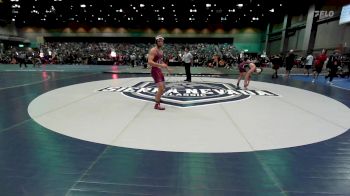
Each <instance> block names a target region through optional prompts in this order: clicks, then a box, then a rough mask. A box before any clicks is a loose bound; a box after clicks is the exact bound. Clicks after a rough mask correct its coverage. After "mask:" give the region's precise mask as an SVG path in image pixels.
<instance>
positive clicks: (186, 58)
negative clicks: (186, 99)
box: [182, 47, 193, 82]
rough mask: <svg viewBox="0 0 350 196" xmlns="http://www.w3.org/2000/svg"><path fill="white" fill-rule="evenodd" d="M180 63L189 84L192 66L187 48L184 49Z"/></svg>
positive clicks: (191, 58)
mask: <svg viewBox="0 0 350 196" xmlns="http://www.w3.org/2000/svg"><path fill="white" fill-rule="evenodd" d="M182 61H183V62H184V64H185V71H186V80H185V81H186V82H191V66H193V55H192V54H191V53H190V52H189V49H188V47H186V48H185V53H184V55H183V56H182Z"/></svg>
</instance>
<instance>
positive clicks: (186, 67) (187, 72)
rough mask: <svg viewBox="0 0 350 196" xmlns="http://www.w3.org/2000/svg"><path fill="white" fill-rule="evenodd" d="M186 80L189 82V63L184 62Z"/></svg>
mask: <svg viewBox="0 0 350 196" xmlns="http://www.w3.org/2000/svg"><path fill="white" fill-rule="evenodd" d="M185 71H186V80H187V81H189V82H191V63H185Z"/></svg>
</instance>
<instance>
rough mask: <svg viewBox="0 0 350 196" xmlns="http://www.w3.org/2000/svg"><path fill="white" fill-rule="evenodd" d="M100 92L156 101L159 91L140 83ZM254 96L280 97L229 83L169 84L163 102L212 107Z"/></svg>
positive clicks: (268, 92)
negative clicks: (155, 97)
mask: <svg viewBox="0 0 350 196" xmlns="http://www.w3.org/2000/svg"><path fill="white" fill-rule="evenodd" d="M98 91H100V92H120V93H122V94H124V95H126V96H128V97H132V98H136V99H141V100H148V101H154V96H155V93H156V92H157V91H158V88H157V86H156V85H155V84H154V83H153V82H139V83H137V84H135V85H133V86H131V87H105V88H102V89H99V90H98ZM252 96H265V97H271V96H273V97H275V96H279V95H277V94H276V93H272V92H270V91H267V90H242V89H239V88H237V87H236V86H234V85H233V84H229V83H215V82H191V83H184V82H167V83H166V89H165V92H164V94H163V96H162V102H163V103H165V104H169V105H173V106H178V107H191V106H201V105H210V104H215V103H222V102H232V101H239V100H243V99H247V98H250V97H252Z"/></svg>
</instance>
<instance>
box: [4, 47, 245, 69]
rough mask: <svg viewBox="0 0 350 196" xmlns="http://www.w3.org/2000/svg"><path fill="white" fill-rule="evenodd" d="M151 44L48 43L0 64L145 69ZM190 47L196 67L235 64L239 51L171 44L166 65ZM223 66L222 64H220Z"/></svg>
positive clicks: (16, 51) (9, 55)
mask: <svg viewBox="0 0 350 196" xmlns="http://www.w3.org/2000/svg"><path fill="white" fill-rule="evenodd" d="M152 46H153V44H152V43H149V44H145V43H139V44H130V43H72V42H47V43H44V44H42V45H40V47H39V48H37V49H31V48H21V49H20V48H11V49H9V50H6V51H5V52H4V53H3V54H0V63H6V64H9V63H16V62H18V59H19V58H25V59H26V61H34V60H35V61H36V62H37V63H42V64H44V63H46V64H92V65H94V64H111V63H113V64H118V65H131V66H144V65H145V64H146V59H147V54H148V51H149V49H150V48H151V47H152ZM185 47H189V48H190V52H191V53H192V55H193V56H194V65H195V66H209V67H219V66H227V65H228V64H230V65H231V64H234V62H236V61H237V60H238V58H239V51H238V50H237V49H236V48H235V47H234V46H233V45H232V44H206V43H198V44H178V43H175V44H172V43H167V44H166V45H165V46H164V48H163V51H164V54H165V61H167V62H170V63H176V62H181V55H182V54H183V53H184V48H185ZM220 60H221V62H225V63H220Z"/></svg>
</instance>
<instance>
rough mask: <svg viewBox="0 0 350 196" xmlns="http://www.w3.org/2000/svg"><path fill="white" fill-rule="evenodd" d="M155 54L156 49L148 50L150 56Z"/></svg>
mask: <svg viewBox="0 0 350 196" xmlns="http://www.w3.org/2000/svg"><path fill="white" fill-rule="evenodd" d="M156 52H157V48H156V47H153V48H151V49H150V50H149V53H151V54H155V53H156Z"/></svg>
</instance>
